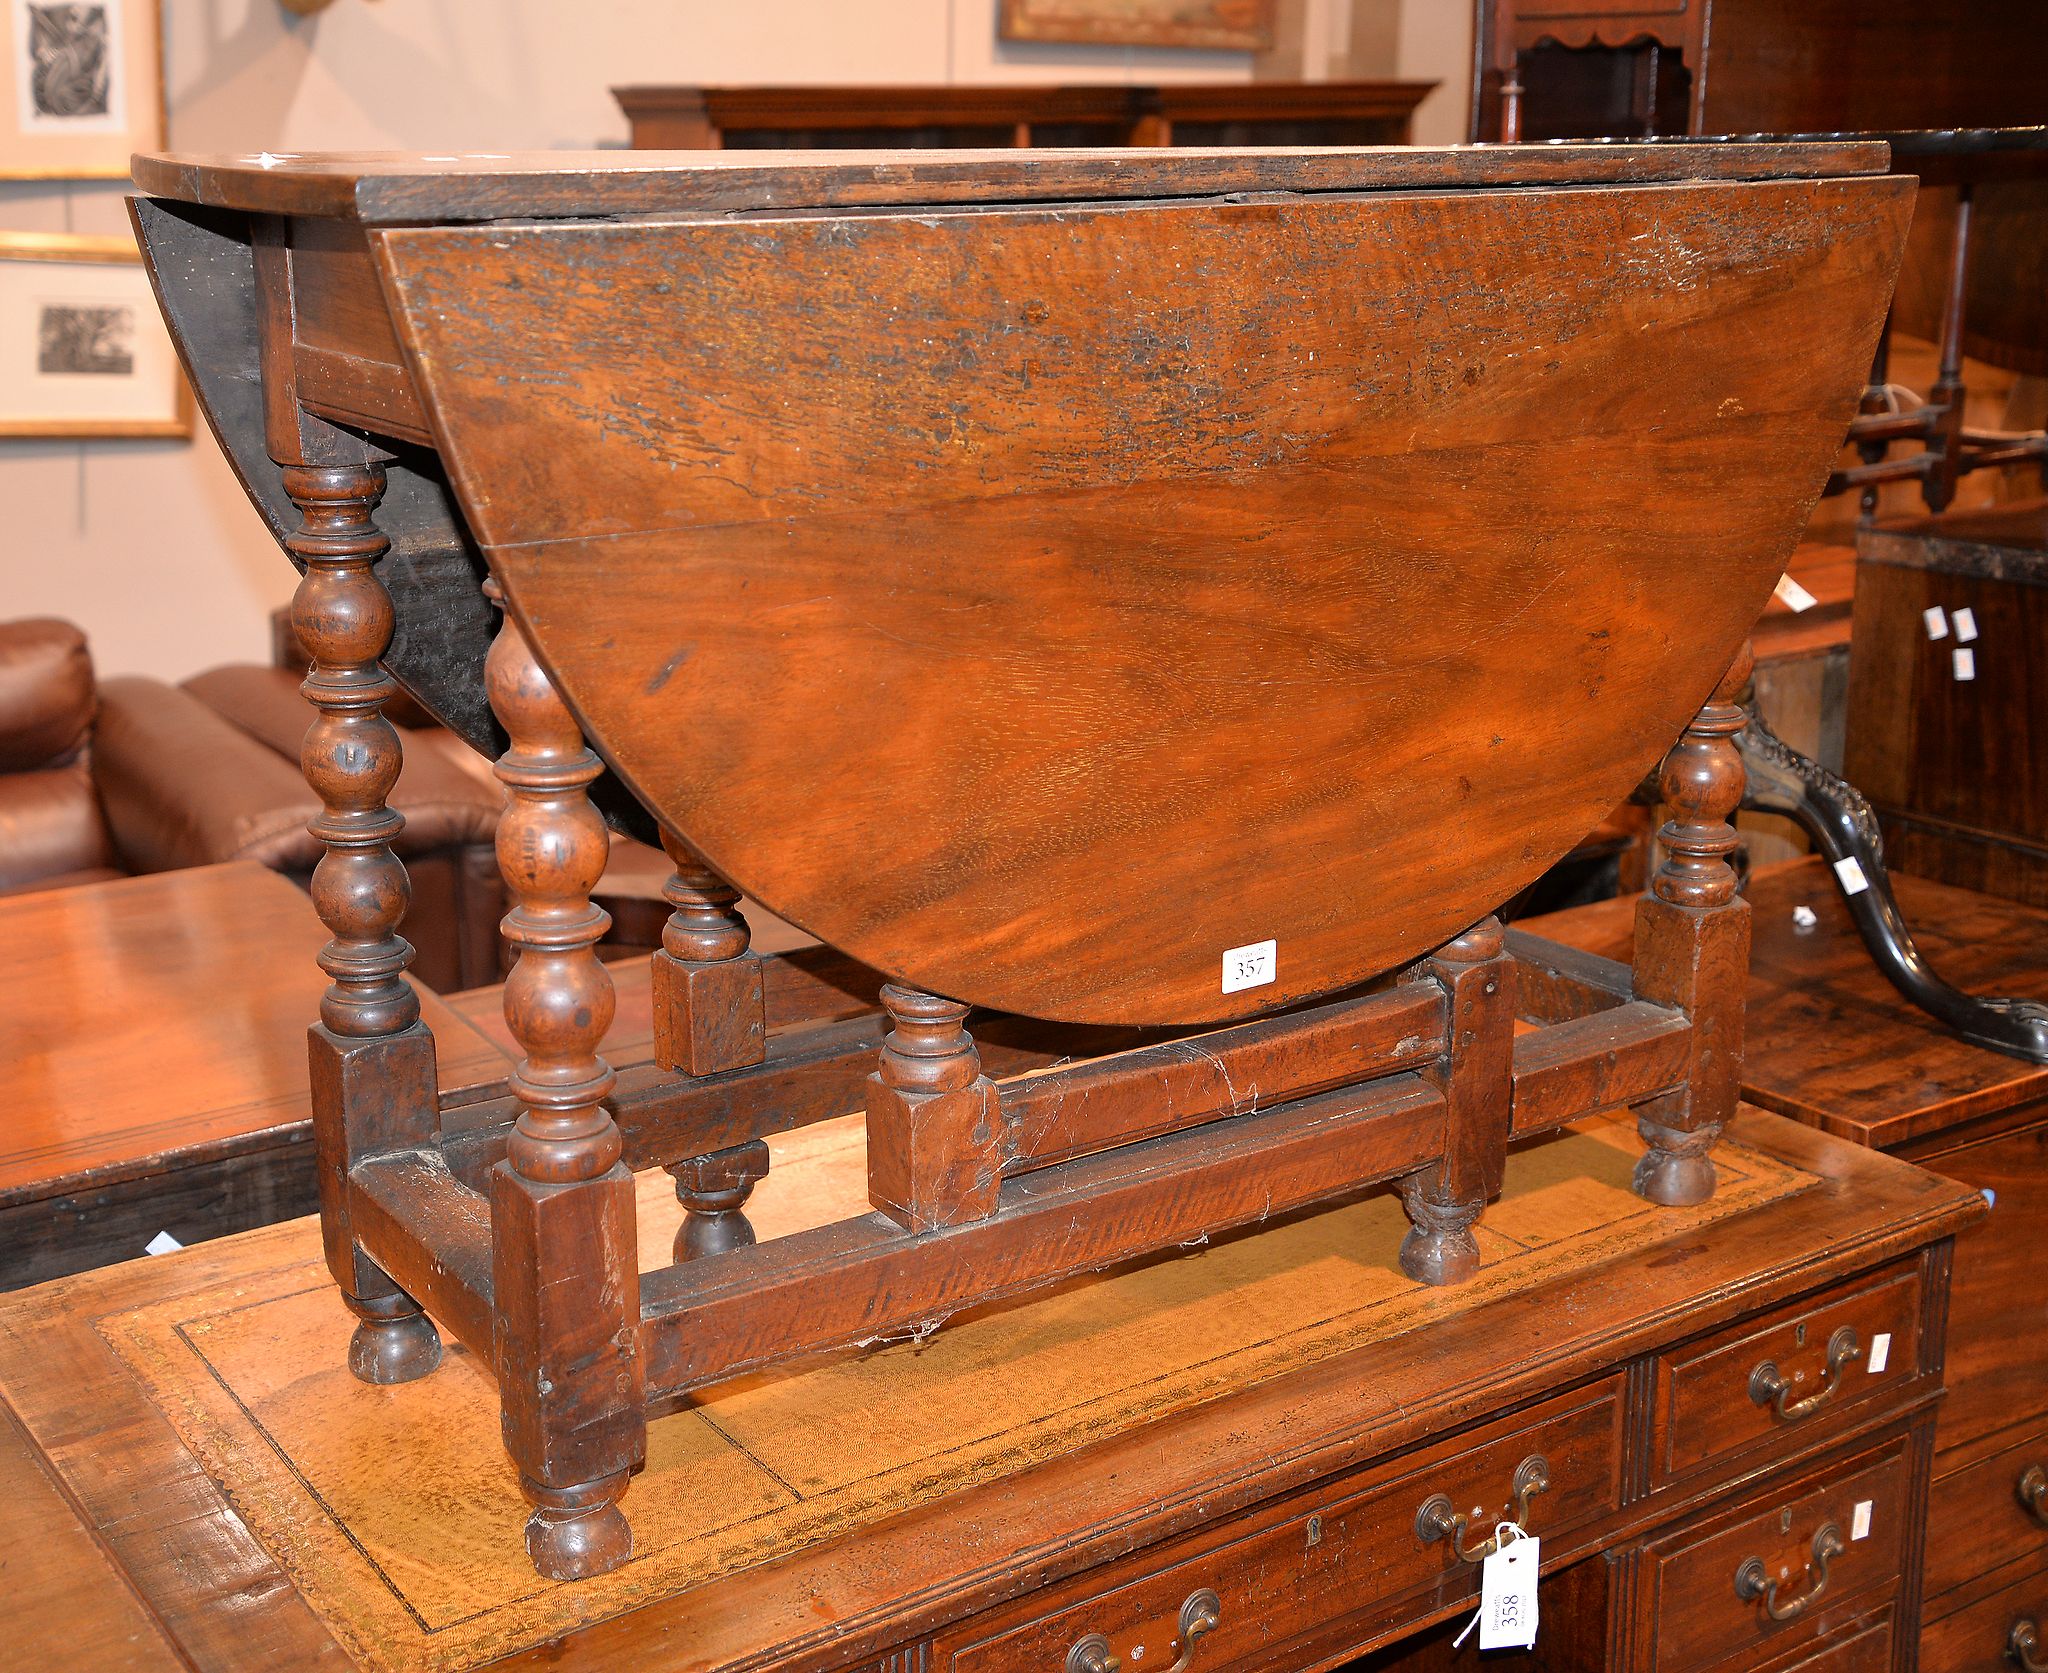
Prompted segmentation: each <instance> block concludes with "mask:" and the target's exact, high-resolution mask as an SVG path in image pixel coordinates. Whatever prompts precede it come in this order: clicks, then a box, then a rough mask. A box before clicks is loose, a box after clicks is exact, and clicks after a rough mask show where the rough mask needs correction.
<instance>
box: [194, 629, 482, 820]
mask: <svg viewBox="0 0 2048 1673" xmlns="http://www.w3.org/2000/svg"><path fill="white" fill-rule="evenodd" d="M182 690H183V691H185V692H186V693H188V694H190V695H191V696H192V697H194V698H197V699H198V700H199V701H200V702H201V703H203V704H204V705H205V706H206V707H207V709H209V710H210V711H211V712H212V713H213V714H215V715H217V716H218V717H220V718H221V719H223V720H225V721H227V722H228V723H230V724H231V725H233V726H234V727H235V728H236V729H238V730H239V731H240V732H242V733H243V734H244V735H245V736H247V737H248V738H250V739H252V740H253V741H255V742H257V743H260V744H262V745H263V746H264V747H265V748H266V749H267V750H268V751H270V752H271V753H273V754H274V755H275V756H276V757H277V758H278V759H280V760H283V761H285V762H286V763H288V764H289V765H290V768H291V770H292V773H293V774H294V776H296V775H297V772H298V761H299V746H300V744H301V743H302V742H303V741H304V739H305V736H306V728H307V727H308V726H309V725H310V724H311V723H312V719H313V711H312V709H311V708H310V707H309V706H308V705H307V703H306V699H305V698H304V697H303V696H301V695H300V692H299V677H298V676H297V675H296V674H292V673H289V672H287V671H286V670H284V669H281V668H264V667H259V666H257V665H255V664H253V663H237V664H231V665H229V666H228V667H225V668H210V669H208V670H207V671H206V672H205V673H203V674H195V675H193V676H192V678H190V679H189V680H186V681H185V682H184V683H183V686H182ZM436 730H437V731H438V729H436ZM399 740H400V742H401V743H402V745H403V746H404V751H405V758H404V765H403V766H402V767H401V768H400V769H399V774H398V783H397V785H396V786H395V787H394V788H393V790H392V792H391V805H392V806H393V807H395V808H397V809H398V811H399V812H400V813H402V814H404V815H405V830H404V831H403V832H401V833H400V835H399V837H398V840H397V841H396V842H394V843H393V844H392V846H393V847H394V848H395V849H396V850H397V851H398V853H399V854H400V855H401V856H408V855H414V854H425V853H429V852H431V851H433V850H436V849H440V848H447V847H456V846H461V845H463V844H468V843H488V842H492V841H494V840H495V839H496V837H497V833H498V816H499V814H500V813H501V812H502V811H503V809H504V805H505V793H504V791H503V790H502V789H501V788H499V786H498V785H497V784H496V783H495V782H494V781H492V780H490V779H488V778H486V777H482V776H479V775H476V774H472V773H469V772H465V771H464V770H463V769H462V768H461V767H459V766H458V765H456V763H455V761H454V760H453V759H451V757H450V754H449V753H448V752H447V750H446V749H444V748H443V747H441V741H442V740H441V738H438V737H436V735H435V733H429V732H422V733H417V734H415V733H410V732H407V731H404V730H401V731H400V733H399ZM446 743H447V744H448V745H450V746H452V747H453V748H456V749H460V748H462V747H463V746H462V745H461V744H460V743H459V742H457V741H456V740H455V739H453V738H452V737H449V738H447V739H446Z"/></svg>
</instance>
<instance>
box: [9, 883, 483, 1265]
mask: <svg viewBox="0 0 2048 1673" xmlns="http://www.w3.org/2000/svg"><path fill="white" fill-rule="evenodd" d="M326 939H327V936H326V931H325V930H324V929H323V927H322V926H321V923H320V920H319V918H318V917H317V916H316V915H315V914H314V911H313V903H312V902H311V901H310V900H308V899H307V898H306V896H305V894H304V893H303V892H302V891H301V890H299V889H297V888H294V887H293V886H292V885H291V884H290V883H289V882H287V881H286V880H285V879H284V878H282V877H280V876H279V875H278V874H277V873H275V872H273V871H270V870H267V869H266V868H264V867H262V866H259V865H253V864H250V863H248V862H245V861H238V862H235V863H233V864H229V865H219V866H201V867H198V868H196V869H193V870H190V871H171V872H161V873H157V874H155V875H152V876H147V877H131V878H123V879H121V880H119V881H118V882H112V883H91V884H87V885H84V886H83V887H80V888H75V889H52V890H48V891H45V892H44V893H41V894H31V895H17V896H14V897H12V898H9V899H6V900H0V1087H4V1089H5V1094H6V1103H7V1120H6V1123H5V1126H4V1128H0V1287H5V1288H12V1287H14V1286H16V1285H20V1284H29V1283H34V1282H36V1281H37V1280H39V1279H43V1278H53V1277H56V1276H58V1275H59V1274H62V1273H67V1272H80V1271H83V1270H85V1269H86V1268H88V1267H94V1266H103V1265H105V1264H106V1263H107V1262H109V1261H120V1260H130V1259H133V1258H134V1257H135V1256H137V1255H139V1254H141V1253H142V1248H143V1245H144V1244H146V1243H147V1242H148V1241H149V1240H150V1239H151V1238H152V1237H154V1236H155V1235H156V1234H157V1233H158V1232H162V1231H167V1232H169V1233H170V1234H171V1235H172V1236H173V1237H175V1238H177V1239H178V1240H179V1241H180V1242H184V1243H190V1242H194V1241H197V1240H199V1239H202V1238H208V1237H219V1236H220V1235H222V1234H223V1233H224V1232H231V1231H241V1230H243V1229H244V1228H246V1227H249V1226H260V1225H265V1224H268V1223H269V1222H270V1221H273V1220H280V1219H285V1218H287V1217H289V1216H291V1215H295V1214H305V1213H309V1212H311V1210H312V1209H313V1207H314V1202H315V1198H314V1188H313V1140H312V1131H311V1123H310V1119H309V1116H308V1110H309V1107H310V1106H309V1098H310V1093H309V1092H308V1088H307V1069H306V1019H307V1017H309V1016H311V1015H312V1010H311V1007H312V1006H314V1005H316V1004H318V1002H319V998H320V993H321V990H322V989H323V988H324V987H325V986H326V981H325V978H324V977H323V976H322V974H321V972H320V970H319V968H318V967H317V966H316V965H315V964H314V963H313V955H314V954H315V953H317V952H318V951H319V950H320V948H321V946H322V945H323V944H324V943H325V941H326ZM415 986H418V984H415ZM419 994H420V1003H421V1006H422V1009H423V1010H424V1011H425V1012H426V1013H427V1014H428V1015H430V1016H432V1017H433V1018H434V1025H433V1026H434V1042H435V1047H436V1050H437V1052H438V1055H439V1062H440V1067H441V1073H442V1075H443V1077H444V1078H446V1077H452V1082H451V1084H453V1085H456V1086H460V1087H462V1088H464V1089H465V1091H473V1092H474V1094H475V1095H476V1096H478V1097H483V1096H487V1095H489V1094H490V1093H491V1092H493V1091H496V1090H497V1089H498V1088H499V1087H500V1086H502V1084H503V1081H504V1078H505V1073H506V1070H507V1069H508V1068H509V1066H510V1060H509V1058H507V1057H506V1056H504V1055H502V1054H500V1052H499V1051H498V1050H497V1048H496V1047H495V1046H493V1045H492V1044H491V1043H490V1041H489V1040H487V1039H485V1038H484V1036H483V1035H481V1034H479V1033H478V1032H477V1031H476V1030H475V1029H473V1028H471V1027H469V1026H468V1025H467V1024H465V1023H464V1022H463V1021H462V1019H461V1018H460V1017H459V1016H457V1015H456V1014H455V1013H454V1012H452V1011H450V1010H448V1009H447V1008H446V1007H445V1006H444V1005H443V1004H442V1003H441V1001H440V1000H439V999H438V998H437V997H436V996H435V995H434V994H433V993H432V992H431V991H430V990H428V989H426V988H424V987H420V988H419Z"/></svg>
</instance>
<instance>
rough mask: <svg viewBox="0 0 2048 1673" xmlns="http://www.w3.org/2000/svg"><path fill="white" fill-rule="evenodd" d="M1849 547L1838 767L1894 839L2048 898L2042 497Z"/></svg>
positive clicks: (1942, 876) (1981, 880) (2018, 891)
mask: <svg viewBox="0 0 2048 1673" xmlns="http://www.w3.org/2000/svg"><path fill="white" fill-rule="evenodd" d="M2034 288H2035V289H2036V290H2038V282H2037V283H2036V285H2035V287H2034ZM1856 551H1857V563H1856V615H1855V626H1854V630H1853V638H1854V645H1855V655H1854V656H1853V657H1852V658H1851V660H1850V671H1849V714H1848V731H1847V739H1846V748H1845V756H1844V760H1845V766H1844V771H1845V773H1846V774H1847V776H1848V778H1849V779H1850V781H1851V782H1852V783H1853V784H1855V785H1856V787H1857V788H1858V789H1859V790H1861V791H1862V792H1863V793H1864V794H1865V795H1866V796H1868V797H1869V798H1870V800H1871V802H1872V804H1873V805H1874V806H1875V807H1876V809H1877V813H1878V818H1879V820H1880V822H1881V824H1882V826H1883V829H1884V843H1885V852H1886V854H1887V855H1888V856H1889V858H1890V859H1891V862H1892V865H1893V866H1894V868H1900V869H1905V870H1909V871H1912V872H1915V873H1917V874H1919V875H1921V876H1924V877H1933V878H1938V879H1939V880H1940V881H1942V882H1944V883H1953V884H1955V885H1957V886H1958V887H1961V888H1969V889H1981V890H1983V891H1985V892H1986V893H1988V894H1996V895H2004V896H2005V897H2007V898H2008V899H2010V900H2018V901H2024V902H2025V903H2026V904H2028V905H2029V906H2048V772H2044V770H2043V752H2044V751H2048V500H2027V501H2019V502H2015V503H2012V504H2007V505H2000V506H1993V507H1987V508H1985V509H1982V510H1976V511H1964V512H1951V513H1949V514H1947V515H1946V516H1942V517H1937V518H1901V519H1896V520H1890V521H1887V522H1883V523H1879V524H1877V525H1876V526H1874V527H1871V528H1865V529H1860V530H1858V531H1857V536H1856ZM1931 620H1934V621H1938V622H1939V624H1940V627H1941V636H1940V637H1939V638H1935V637H1933V636H1932V634H1931V632H1930V628H1929V623H1930V621H1931ZM1964 624H1967V626H1965V625H1964ZM1966 635H1967V637H1966ZM1962 657H1967V659H1968V660H1967V662H1966V663H1963V664H1962V665H1961V666H1959V658H1962ZM1965 676H1967V677H1965ZM2043 997H2048V996H2043Z"/></svg>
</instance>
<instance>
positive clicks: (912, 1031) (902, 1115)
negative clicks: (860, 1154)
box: [867, 982, 1002, 1232]
mask: <svg viewBox="0 0 2048 1673" xmlns="http://www.w3.org/2000/svg"><path fill="white" fill-rule="evenodd" d="M882 1009H883V1010H885V1011H886V1012H888V1014H889V1028H890V1032H889V1035H888V1037H887V1038H886V1039H885V1040H884V1041H883V1042H882V1054H881V1062H880V1065H879V1066H878V1067H877V1069H876V1071H875V1072H874V1073H873V1074H871V1075H870V1076H868V1096H867V1118H868V1201H869V1202H871V1203H873V1204H874V1205H875V1207H876V1208H878V1209H880V1210H881V1211H882V1212H883V1213H884V1214H886V1215H888V1216H889V1218H890V1219H892V1220H894V1221H895V1222H896V1223H897V1224H898V1225H900V1226H903V1227H905V1228H907V1229H908V1230H910V1231H914V1232H921V1231H931V1230H933V1229H934V1228H936V1227H939V1226H957V1225H960V1224H962V1223H964V1222H966V1221H969V1220H985V1219H987V1218H988V1216H989V1215H991V1214H993V1213H995V1211H996V1197H997V1193H998V1191H999V1190H1000V1188H1001V1186H1002V1106H1001V1104H1000V1102H999V1101H998V1099H997V1097H996V1089H995V1084H994V1082H992V1081H990V1080H989V1079H988V1077H987V1076H985V1075H983V1074H982V1072H981V1054H980V1053H979V1052H977V1051H976V1050H975V1049H974V1038H973V1036H972V1035H970V1034H969V1033H968V1032H967V1029H966V1028H965V1027H964V1026H963V1025H964V1024H965V1022H966V1020H967V1007H966V1006H965V1005H961V1004H958V1003H956V1002H955V1001H953V1000H951V999H941V998H939V997H938V996H937V995H936V994H930V993H921V992H919V991H918V990H917V989H916V988H908V987H902V986H899V985H898V984H897V983H895V982H886V983H884V984H883V986H882Z"/></svg>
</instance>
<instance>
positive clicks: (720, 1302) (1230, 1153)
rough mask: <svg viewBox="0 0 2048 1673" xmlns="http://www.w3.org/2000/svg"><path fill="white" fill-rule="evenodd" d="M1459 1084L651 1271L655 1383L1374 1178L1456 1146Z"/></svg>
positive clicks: (929, 1323)
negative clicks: (962, 1217)
mask: <svg viewBox="0 0 2048 1673" xmlns="http://www.w3.org/2000/svg"><path fill="white" fill-rule="evenodd" d="M1444 1111H1445V1105H1444V1100H1443V1097H1442V1095H1441V1094H1440V1093H1438V1092H1437V1091H1436V1090H1435V1089H1433V1088H1432V1087H1430V1086H1428V1085H1426V1084H1425V1083H1424V1082H1423V1081H1422V1080H1421V1078H1420V1077H1419V1076H1416V1075H1398V1076H1393V1077H1390V1078H1388V1079H1386V1080H1381V1081H1378V1082H1375V1083H1374V1084H1372V1085H1370V1086H1367V1087H1362V1088H1361V1087H1352V1088H1346V1089H1344V1090H1342V1091H1339V1092H1332V1093H1326V1094H1324V1095H1322V1096H1320V1097H1316V1098H1308V1099H1304V1100H1302V1101H1300V1102H1298V1103H1293V1104H1284V1105H1281V1106H1279V1107H1278V1108H1276V1109H1273V1110H1271V1111H1269V1112H1266V1113H1263V1114H1260V1115H1254V1116H1244V1117H1240V1118H1239V1119H1237V1120H1235V1121H1232V1122H1229V1123H1228V1124H1225V1125H1222V1126H1216V1125H1211V1126H1207V1127H1203V1128H1199V1129H1196V1130H1193V1131H1188V1132H1181V1133H1171V1134H1168V1135H1166V1136H1165V1137H1163V1138H1157V1139H1149V1140H1146V1141H1144V1142H1142V1143H1139V1144H1135V1145H1130V1146H1127V1147H1125V1148H1122V1149H1118V1150H1114V1151H1107V1152H1103V1153H1101V1154H1098V1155H1094V1156H1087V1157H1083V1158H1081V1159H1079V1160H1077V1161H1072V1162H1067V1163H1063V1164H1061V1165H1060V1166H1058V1167H1052V1168H1044V1169H1041V1170H1039V1171H1038V1172H1036V1173H1032V1174H1028V1175H1026V1176H1024V1177H1023V1178H1020V1179H1012V1180H1008V1181H1006V1182H1005V1183H1004V1185H1003V1189H1002V1204H1001V1207H1000V1208H999V1209H998V1210H997V1212H996V1213H995V1215H994V1216H993V1217H992V1218H989V1219H986V1220H978V1221H974V1222H972V1223H970V1224H966V1225H961V1226H955V1227H950V1228H948V1229H946V1230H943V1231H938V1232H932V1233H927V1234H925V1235H923V1236H915V1237H913V1236H909V1235H906V1234H905V1233H904V1232H903V1231H902V1230H901V1228H899V1227H897V1226H896V1225H894V1224H892V1223H891V1222H890V1221H888V1220H885V1219H883V1218H882V1217H881V1216H880V1215H878V1214H872V1215H865V1216H863V1217H861V1218H860V1219H856V1220H844V1221H841V1222H839V1223H838V1224H836V1225H831V1226H825V1227H821V1228H819V1229H818V1230H816V1231H808V1232H798V1233H796V1234H794V1235H792V1236H789V1237H784V1238H778V1239H776V1240H774V1241H773V1242H770V1243H765V1244H762V1245H760V1246H759V1247H757V1248H754V1249H750V1250H745V1251H738V1252H735V1253H734V1254H732V1255H720V1256H713V1257H712V1258H710V1259H708V1260H698V1261H691V1262H689V1263H688V1264H686V1265H682V1266H672V1267H668V1268H665V1269H664V1270H662V1271H660V1272H652V1273H648V1274H646V1275H645V1276H644V1277H643V1278H642V1279H641V1284H640V1295H641V1328H640V1354H641V1359H642V1362H643V1364H644V1365H645V1367H646V1373H647V1393H648V1398H649V1400H650V1401H653V1400H657V1399H661V1400H665V1399H672V1398H673V1397H675V1396H677V1395H680V1394H683V1393H686V1392H688V1391H689V1390H690V1389H693V1388H699V1387H702V1386H704V1385H705V1384H707V1383H711V1382H715V1381H717V1380H719V1379H720V1378H723V1377H728V1376H732V1375H735V1374H737V1373H740V1372H744V1371H749V1370H754V1369H757V1368H760V1367H762V1366H767V1365H773V1364H786V1363H788V1362H789V1361H790V1360H792V1359H794V1358H797V1357H799V1356H801V1355H803V1354H808V1353H819V1352H824V1351H826V1350H829V1349H833V1348H843V1347H849V1346H853V1345H856V1344H859V1343H863V1342H869V1341H874V1340H877V1339H880V1338H884V1337H889V1336H900V1335H904V1334H906V1333H909V1332H913V1331H917V1330H922V1329H926V1328H930V1327H935V1326H936V1325H938V1324H939V1323H940V1322H941V1321H943V1320H944V1319H945V1318H946V1317H947V1316H948V1315H950V1314H952V1313H955V1312H958V1311H959V1310H960V1309H962V1308H964V1307H969V1306H981V1305H984V1304H986V1303H989V1302H992V1301H998V1300H1001V1299H1002V1298H1004V1297H1006V1296H1011V1295H1016V1294H1018V1293H1020V1292H1021V1291H1024V1290H1027V1289H1031V1288H1034V1287H1036V1286H1038V1285H1041V1284H1046V1283H1051V1282H1054V1281H1056V1280H1058V1279H1061V1278H1067V1277H1072V1276H1075V1275H1077V1274H1080V1273H1085V1272H1094V1271H1099V1270H1101V1269H1102V1268H1104V1267H1108V1266H1113V1265H1115V1264H1116V1263H1118V1262H1120V1261H1126V1260H1131V1259H1135V1258H1136V1257H1138V1256H1141V1255H1147V1254H1154V1253H1157V1252H1158V1251H1160V1250H1163V1249H1171V1248H1173V1247H1174V1246H1175V1245H1176V1244H1180V1243H1187V1242H1195V1241H1206V1240H1207V1238H1208V1237H1210V1236H1211V1235H1213V1234H1215V1233H1219V1232H1223V1231H1227V1230H1231V1229H1234V1228H1236V1227H1240V1226H1245V1225H1249V1224H1253V1223H1255V1222H1258V1221H1263V1220H1267V1219H1270V1218H1272V1217H1274V1216H1276V1215H1281V1214H1287V1213H1290V1212H1292V1211H1294V1210H1296V1209H1301V1208H1307V1207H1311V1206H1313V1205H1315V1204H1317V1203H1321V1202H1325V1201H1329V1200H1333V1199H1335V1198H1337V1197H1339V1196H1343V1195H1347V1194H1350V1193H1352V1192H1357V1191H1363V1190H1365V1189H1366V1188H1367V1187H1369V1186H1371V1185H1374V1184H1378V1183H1380V1182H1382V1181H1384V1180H1386V1179H1388V1178H1391V1177H1392V1176H1394V1175H1395V1174H1398V1173H1401V1172H1404V1171H1406V1170H1408V1169H1410V1168H1412V1167H1413V1166H1414V1165H1415V1158H1416V1157H1417V1156H1421V1155H1428V1154H1431V1153H1432V1152H1434V1151H1437V1150H1440V1149H1441V1146H1442V1142H1443V1133H1442V1127H1443V1121H1444Z"/></svg>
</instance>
